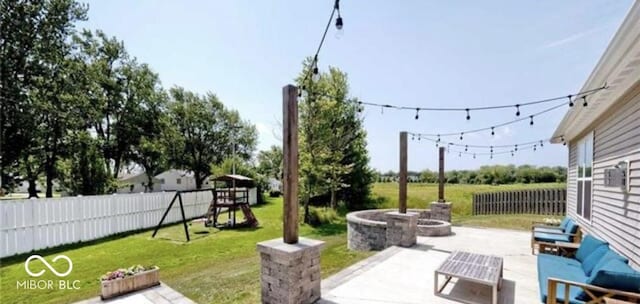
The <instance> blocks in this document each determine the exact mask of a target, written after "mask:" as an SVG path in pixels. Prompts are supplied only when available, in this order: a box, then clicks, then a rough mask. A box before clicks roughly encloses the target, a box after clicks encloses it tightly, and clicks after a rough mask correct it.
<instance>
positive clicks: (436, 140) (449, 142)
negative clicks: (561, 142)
mask: <svg viewBox="0 0 640 304" xmlns="http://www.w3.org/2000/svg"><path fill="white" fill-rule="evenodd" d="M407 133H408V134H411V135H412V136H413V135H415V136H421V137H422V138H424V139H425V140H428V141H431V142H439V143H442V144H445V145H450V146H455V147H461V148H465V150H468V149H469V148H479V149H487V150H490V149H491V148H492V147H493V148H494V151H495V148H516V147H525V146H526V147H533V145H534V144H536V145H538V144H540V146H542V145H544V142H545V141H552V140H554V139H558V138H561V136H556V137H552V138H546V139H536V140H532V141H528V142H518V143H512V144H505V145H470V144H459V143H456V142H453V141H444V140H442V138H440V140H438V138H430V137H428V136H426V135H424V134H419V133H414V132H407ZM465 152H467V151H465Z"/></svg>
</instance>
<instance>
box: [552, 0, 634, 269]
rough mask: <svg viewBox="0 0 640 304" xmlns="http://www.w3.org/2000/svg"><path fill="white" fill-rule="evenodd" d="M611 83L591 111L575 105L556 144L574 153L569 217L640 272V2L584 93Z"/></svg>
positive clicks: (571, 156)
mask: <svg viewBox="0 0 640 304" xmlns="http://www.w3.org/2000/svg"><path fill="white" fill-rule="evenodd" d="M605 83H606V84H607V85H608V86H609V88H608V89H607V90H604V91H600V92H598V93H596V94H594V95H591V97H588V98H587V102H588V106H586V107H584V106H583V100H582V99H579V100H576V101H575V105H574V106H573V107H572V108H570V109H569V111H568V112H567V114H566V115H565V116H564V118H563V119H562V121H561V122H560V125H559V126H558V127H557V130H556V131H555V133H554V134H553V139H552V142H553V143H562V142H563V139H564V141H565V142H566V143H567V146H568V148H569V166H568V180H567V214H568V215H569V216H570V217H572V218H574V219H576V220H577V222H578V223H579V224H580V226H581V228H582V229H583V231H584V232H586V233H588V234H594V235H596V236H597V237H600V238H602V239H605V240H606V241H608V242H609V243H610V245H611V247H613V248H614V249H615V250H616V251H618V252H620V253H621V254H622V255H624V256H626V257H628V258H629V259H630V260H631V264H632V265H634V266H635V267H640V2H635V4H634V5H633V7H632V8H631V10H630V12H629V14H628V15H627V17H626V19H625V20H624V22H623V23H622V25H621V26H620V29H619V30H618V32H617V33H616V35H615V36H614V37H613V39H612V41H611V42H610V44H609V46H608V47H607V49H606V51H605V53H604V55H602V58H600V61H599V62H598V64H597V65H596V67H595V69H594V70H593V72H591V75H590V76H589V78H588V79H587V81H586V83H585V84H584V85H583V87H582V89H581V91H586V90H590V89H594V88H598V87H601V86H602V85H604V84H605ZM616 166H617V167H618V168H616ZM605 171H606V173H607V174H608V175H607V176H608V177H610V178H606V176H605ZM612 173H613V174H612ZM616 174H618V177H617V178H616V177H615V176H616ZM622 174H624V175H625V176H624V177H622ZM623 182H624V183H627V184H626V185H623V186H622V185H615V184H616V183H623Z"/></svg>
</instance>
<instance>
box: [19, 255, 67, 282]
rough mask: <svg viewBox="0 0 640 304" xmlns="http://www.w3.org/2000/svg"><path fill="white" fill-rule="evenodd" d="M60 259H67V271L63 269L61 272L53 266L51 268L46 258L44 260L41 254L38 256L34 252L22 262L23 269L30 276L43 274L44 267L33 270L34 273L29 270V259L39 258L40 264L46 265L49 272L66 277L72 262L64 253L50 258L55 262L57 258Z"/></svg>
mask: <svg viewBox="0 0 640 304" xmlns="http://www.w3.org/2000/svg"><path fill="white" fill-rule="evenodd" d="M60 259H62V260H66V261H67V263H68V264H69V269H67V271H65V272H63V273H60V272H58V271H56V269H55V268H53V267H52V266H51V264H49V263H48V262H47V260H45V259H44V258H43V257H41V256H39V255H37V254H34V255H32V256H30V257H29V258H28V259H27V260H26V261H25V262H24V270H25V271H26V272H27V273H28V274H29V275H30V276H32V277H39V276H41V275H43V274H44V273H45V270H44V269H42V270H40V271H39V272H35V273H34V272H31V270H30V269H29V263H30V262H31V261H33V260H39V261H40V262H42V264H44V266H47V268H49V270H50V271H51V272H53V274H55V275H56V276H58V277H66V276H68V275H69V274H70V273H71V270H73V262H71V259H70V258H69V257H68V256H66V255H57V256H56V257H55V258H53V260H52V261H53V262H54V263H55V262H56V261H58V260H60Z"/></svg>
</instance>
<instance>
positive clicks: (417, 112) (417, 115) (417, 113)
mask: <svg viewBox="0 0 640 304" xmlns="http://www.w3.org/2000/svg"><path fill="white" fill-rule="evenodd" d="M418 118H420V108H416V120H418Z"/></svg>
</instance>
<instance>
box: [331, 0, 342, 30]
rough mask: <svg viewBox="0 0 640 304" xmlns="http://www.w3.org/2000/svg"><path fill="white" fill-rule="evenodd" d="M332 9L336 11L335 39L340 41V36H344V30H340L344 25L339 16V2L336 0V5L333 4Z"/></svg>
mask: <svg viewBox="0 0 640 304" xmlns="http://www.w3.org/2000/svg"><path fill="white" fill-rule="evenodd" d="M333 8H335V10H336V11H338V18H336V38H338V39H340V38H342V36H344V30H343V29H342V28H343V26H344V23H343V21H342V16H341V15H340V3H339V0H336V3H335V4H334V6H333Z"/></svg>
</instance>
